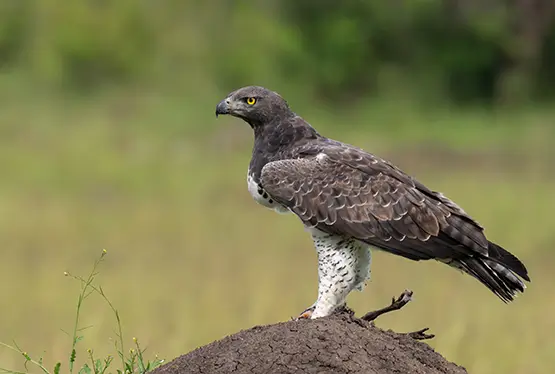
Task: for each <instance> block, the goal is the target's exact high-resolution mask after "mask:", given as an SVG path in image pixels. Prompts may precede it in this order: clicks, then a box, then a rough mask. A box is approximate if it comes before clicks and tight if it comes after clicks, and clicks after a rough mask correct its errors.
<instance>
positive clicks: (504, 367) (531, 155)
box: [0, 0, 555, 373]
mask: <svg viewBox="0 0 555 374" xmlns="http://www.w3.org/2000/svg"><path fill="white" fill-rule="evenodd" d="M554 16H555V3H553V2H552V1H551V0H534V1H512V2H509V1H502V0H490V1H488V2H483V1H478V0H448V1H439V0H414V1H399V0H396V1H389V2H385V1H377V0H374V1H354V0H353V1H343V2H337V1H332V0H320V1H308V0H307V1H294V0H282V1H278V0H266V1H258V2H256V1H250V2H248V1H231V0H227V1H225V0H212V1H200V0H196V1H194V0H189V1H184V0H182V1H177V0H159V1H147V0H142V1H141V0H113V1H110V0H95V1H93V0H81V1H63V0H3V1H1V2H0V113H1V115H0V172H1V174H0V176H1V177H0V248H1V249H0V250H1V253H2V260H1V261H0V295H1V298H0V340H1V341H5V342H10V341H11V340H12V339H16V340H17V342H18V343H19V344H20V345H21V346H22V348H23V349H24V350H26V351H27V352H29V353H30V354H33V355H40V354H42V353H43V352H44V356H45V360H46V362H48V363H52V364H53V363H54V362H55V360H66V357H67V353H68V351H69V349H70V339H69V338H68V337H67V336H66V335H65V334H64V333H63V332H62V331H61V330H60V329H64V330H71V327H72V323H73V315H74V305H75V302H76V298H77V293H78V290H79V285H78V284H77V283H76V282H74V281H71V280H70V279H68V278H65V277H64V276H63V272H64V271H65V270H70V271H71V272H73V273H75V274H82V275H85V272H86V271H87V270H88V269H89V268H90V266H91V265H92V262H93V260H94V259H95V258H96V257H98V255H99V254H100V252H101V250H102V248H106V249H107V250H108V257H107V262H106V263H105V265H104V267H103V268H102V269H101V274H100V277H99V281H100V283H101V284H102V285H103V287H104V289H105V291H106V293H107V295H108V297H109V298H110V299H111V300H112V302H113V303H114V304H115V306H116V307H117V308H118V309H119V310H120V313H121V317H122V320H123V328H124V334H125V338H126V343H127V344H128V346H129V345H130V344H131V343H132V341H131V338H132V337H133V336H136V337H138V338H139V339H140V341H141V342H142V343H143V345H146V346H147V348H148V350H147V352H149V353H151V354H154V353H158V354H159V355H160V356H162V357H165V358H167V359H172V358H174V357H176V356H177V355H179V354H182V353H185V352H188V351H189V350H191V349H193V348H195V347H197V346H199V345H203V344H206V343H208V342H210V341H212V340H214V339H218V338H221V337H223V336H225V335H226V334H230V333H233V332H236V331H238V330H239V329H245V328H249V327H251V326H253V325H258V324H267V323H274V322H276V321H283V320H287V319H288V318H290V317H291V316H295V315H297V314H298V313H299V312H301V311H302V310H303V309H304V308H305V307H307V306H309V305H310V304H312V302H313V301H314V299H315V296H316V290H317V274H316V256H315V251H314V250H313V248H312V243H311V240H310V237H309V236H308V235H307V234H306V233H305V232H304V230H303V228H302V225H301V224H300V223H299V222H298V220H297V219H296V218H295V217H293V216H282V215H277V214H275V213H273V212H271V211H269V210H266V209H263V208H262V207H260V206H257V204H256V203H255V202H254V201H252V199H251V197H250V195H249V193H248V192H247V188H246V180H245V179H246V171H247V166H248V161H249V158H250V149H251V146H252V134H251V130H250V129H249V128H248V126H247V125H246V124H244V123H242V122H241V121H239V120H237V119H232V118H222V119H219V120H218V121H216V119H215V118H214V108H215V105H216V104H217V103H218V102H219V100H221V99H222V98H223V97H224V96H225V95H226V94H227V93H228V92H230V91H232V90H234V89H236V88H238V87H240V86H244V85H249V84H257V85H264V86H266V87H268V88H270V89H273V90H275V91H278V92H279V93H281V94H282V95H283V96H284V97H285V98H287V100H288V101H289V103H290V105H291V106H292V108H293V110H294V111H296V112H297V113H299V114H300V115H302V116H303V117H304V118H305V119H307V120H308V121H309V122H310V123H311V124H313V125H314V126H315V127H316V128H317V129H318V130H320V131H321V132H322V133H324V134H325V135H327V136H329V137H334V138H337V139H339V140H342V141H345V142H349V143H352V144H355V145H357V146H360V147H363V148H365V149H366V150H368V151H371V152H373V153H377V154H379V155H380V156H382V157H385V158H388V159H390V160H391V161H393V162H394V163H396V164H397V165H399V166H400V167H401V168H402V169H403V170H405V171H406V172H408V173H410V174H412V175H414V176H416V177H417V178H418V179H420V180H421V181H422V182H424V183H425V184H427V185H429V186H430V187H431V188H433V189H435V190H439V191H442V192H444V193H445V194H446V195H447V196H449V197H451V198H453V199H454V200H456V201H457V202H458V203H459V204H460V205H462V206H463V207H464V209H465V210H466V211H467V212H469V213H470V214H471V215H472V216H474V217H475V218H476V219H477V220H478V221H479V222H480V223H482V224H483V225H484V226H485V227H486V233H487V235H488V237H489V238H490V239H491V240H493V241H495V242H498V243H499V244H501V245H503V246H504V247H506V248H507V249H509V250H510V251H512V252H513V253H515V254H516V255H517V256H518V257H520V258H521V259H522V260H523V261H524V262H525V264H526V265H527V266H528V268H529V271H530V275H531V278H532V281H533V283H531V284H530V286H529V288H528V290H527V291H526V293H525V294H524V295H523V296H521V297H520V298H518V299H517V300H516V301H515V302H514V303H513V304H511V305H504V304H503V303H502V302H500V301H499V300H497V299H496V297H495V296H494V295H492V294H491V293H490V292H489V291H488V290H487V289H486V288H485V287H483V286H481V285H480V284H479V283H478V282H476V281H475V280H473V279H471V278H470V277H469V276H466V275H461V274H458V273H457V272H455V271H453V270H452V269H450V268H448V267H446V266H444V265H441V264H436V263H431V262H430V263H415V262H410V261H408V260H404V259H400V258H397V257H394V256H389V255H386V254H382V253H375V254H374V260H373V261H374V262H373V268H372V269H373V273H372V282H370V284H369V286H368V287H367V288H366V289H365V291H364V292H363V293H354V294H353V295H352V296H350V298H349V304H350V306H351V307H353V308H354V309H355V310H356V311H357V312H358V313H359V314H362V313H364V312H367V311H369V310H372V309H375V308H379V307H382V306H384V305H385V304H386V303H388V302H389V301H390V298H391V297H392V296H394V295H398V294H399V293H400V292H401V291H402V290H403V289H405V288H410V289H412V290H414V292H415V298H414V299H415V300H414V302H413V303H412V304H410V305H409V306H408V307H406V309H404V310H403V311H401V312H397V313H393V314H391V315H388V316H385V317H383V318H380V320H379V321H378V325H380V326H382V327H386V328H393V329H395V330H397V331H408V330H411V331H412V330H415V329H419V328H422V327H425V326H428V327H430V328H431V330H432V332H433V333H435V334H437V337H436V338H435V339H434V340H432V341H430V345H432V346H433V347H434V348H436V349H437V350H439V351H440V352H441V353H442V354H444V355H445V356H446V357H447V358H448V359H450V360H454V361H456V362H457V363H459V364H461V365H464V366H465V367H467V369H468V370H469V372H471V373H548V372H554V371H555V355H554V352H555V334H554V332H555V294H554V293H553V292H552V289H553V286H554V285H555V273H554V271H553V266H554V264H555V251H554V250H553V246H554V245H555V220H554V219H553V217H552V210H553V207H555V196H554V194H553V190H554V188H555V173H554V167H553V165H554V162H555V149H554V148H553V141H554V140H555V18H554ZM88 301H90V302H89V303H88V304H86V305H85V309H84V312H83V325H93V326H94V327H92V328H91V329H88V330H86V331H85V332H84V333H85V339H84V341H83V342H81V343H79V344H80V348H81V349H82V351H79V352H78V359H83V357H84V356H85V350H86V349H87V348H94V349H95V351H96V352H97V353H98V354H99V355H101V354H107V353H112V354H113V353H114V352H113V350H112V347H113V343H112V342H111V341H110V338H113V337H114V327H115V323H114V321H113V318H112V314H111V312H110V310H109V309H108V308H107V307H106V306H105V305H104V304H103V303H102V302H101V301H100V300H99V299H90V300H88ZM63 365H64V366H65V365H66V361H64V362H63ZM0 366H5V367H12V368H21V367H22V358H21V357H18V356H16V355H13V354H12V352H9V351H7V350H5V349H0ZM64 366H63V367H62V370H63V369H64ZM65 368H66V369H67V366H65Z"/></svg>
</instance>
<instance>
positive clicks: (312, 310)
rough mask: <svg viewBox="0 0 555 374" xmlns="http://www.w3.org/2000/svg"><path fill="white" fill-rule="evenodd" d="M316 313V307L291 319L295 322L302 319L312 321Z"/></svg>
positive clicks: (307, 309)
mask: <svg viewBox="0 0 555 374" xmlns="http://www.w3.org/2000/svg"><path fill="white" fill-rule="evenodd" d="M313 312H314V306H311V307H309V308H306V309H305V310H304V312H302V313H301V314H300V315H299V316H298V317H297V318H294V317H293V318H291V319H292V320H293V321H298V320H300V319H310V318H311V317H312V313H313Z"/></svg>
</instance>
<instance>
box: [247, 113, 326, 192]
mask: <svg viewBox="0 0 555 374" xmlns="http://www.w3.org/2000/svg"><path fill="white" fill-rule="evenodd" d="M320 137H321V136H320V134H318V132H316V130H315V129H314V128H313V127H312V126H310V125H309V124H308V123H307V122H305V121H304V120H303V119H302V118H300V117H299V116H297V115H296V114H294V113H291V115H290V116H287V117H286V118H274V119H273V120H272V121H270V122H268V123H265V124H263V125H261V126H255V127H254V146H253V150H252V158H251V162H250V165H249V173H250V174H251V175H252V176H253V178H254V179H255V181H256V182H258V181H259V179H260V174H261V172H262V168H263V167H264V165H266V164H267V163H268V162H272V161H278V160H283V159H288V158H296V157H297V155H296V150H298V148H299V146H300V145H301V144H305V143H306V142H307V141H309V140H314V139H317V138H320ZM297 153H298V152H297Z"/></svg>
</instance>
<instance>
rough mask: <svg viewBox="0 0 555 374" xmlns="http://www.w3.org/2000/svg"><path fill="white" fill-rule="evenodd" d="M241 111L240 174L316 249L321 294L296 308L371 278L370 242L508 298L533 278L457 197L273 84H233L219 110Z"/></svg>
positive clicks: (320, 304) (321, 305)
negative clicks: (330, 128)
mask: <svg viewBox="0 0 555 374" xmlns="http://www.w3.org/2000/svg"><path fill="white" fill-rule="evenodd" d="M221 114H229V115H232V116H235V117H238V118H241V119H243V120H244V121H245V122H247V123H248V124H249V125H250V127H251V128H252V129H253V131H254V147H253V151H252V158H251V161H250V165H249V169H248V173H247V182H248V190H249V192H250V193H251V195H252V196H253V198H254V199H255V200H256V201H257V202H258V203H260V204H262V205H263V206H265V207H267V208H271V209H274V210H276V211H279V212H292V213H293V214H295V215H297V216H298V217H299V218H300V219H301V221H302V222H303V224H304V225H305V227H306V228H307V230H308V231H309V232H310V233H311V235H312V238H313V240H314V244H315V247H316V251H317V254H318V298H317V300H316V302H315V303H314V304H313V305H312V306H311V307H309V308H308V309H306V310H305V311H304V312H303V313H302V314H301V317H304V318H318V317H324V316H327V315H330V314H332V313H333V312H334V311H335V310H337V309H338V308H340V307H342V306H344V304H345V299H346V297H347V295H348V294H349V293H350V292H351V291H352V290H354V289H358V290H362V289H363V287H364V286H365V285H366V281H367V280H368V279H369V278H370V260H371V253H370V248H375V249H380V250H384V251H386V252H390V253H393V254H395V255H399V256H402V257H405V258H408V259H411V260H415V261H418V260H430V259H434V260H438V261H441V262H443V263H445V264H447V265H450V266H452V267H454V268H456V269H459V270H462V271H464V272H466V273H468V274H470V275H471V276H473V277H474V278H476V279H478V280H479V281H480V282H481V283H482V284H484V285H485V286H486V287H488V288H489V289H490V290H491V291H492V292H493V293H495V294H496V295H497V296H498V297H499V298H501V299H502V300H503V301H505V302H509V301H511V300H513V298H514V297H515V295H516V292H517V291H519V292H524V289H525V288H526V286H525V285H524V283H523V282H522V280H521V279H519V277H520V278H523V279H524V280H526V281H530V278H529V277H528V272H527V270H526V267H525V266H524V264H523V263H522V262H521V261H520V260H519V259H518V258H516V257H515V256H514V255H512V254H511V253H509V252H508V251H506V250H505V249H503V248H501V247H500V246H499V245H497V244H495V243H492V242H490V241H489V240H488V239H486V237H485V235H484V232H483V227H482V226H480V224H478V223H477V222H476V221H475V220H474V219H473V218H472V217H470V216H469V215H468V214H467V213H466V212H465V211H464V210H462V209H461V208H460V207H459V206H458V205H457V204H455V203H454V202H453V201H451V200H450V199H448V198H447V197H445V196H444V195H442V194H441V193H439V192H436V191H432V190H430V189H429V188H427V187H426V186H424V185H423V184H422V183H420V182H418V181H417V180H416V179H414V178H412V177H410V176H409V175H407V174H405V173H404V172H402V171H401V170H400V169H399V168H397V167H396V166H395V165H393V164H391V163H390V162H388V161H386V160H383V159H381V158H379V157H377V156H375V155H373V154H370V153H368V152H365V151H364V150H362V149H359V148H357V147H354V146H352V145H349V144H345V143H341V142H338V141H335V140H332V139H329V138H326V137H324V136H322V135H320V134H319V133H318V132H317V131H316V130H315V129H314V128H313V127H312V126H310V124H308V123H307V122H306V121H305V120H303V119H302V118H301V117H300V116H298V115H297V114H295V113H294V112H293V111H291V109H290V108H289V106H288V104H287V102H286V101H285V100H284V99H283V98H282V97H281V96H280V95H279V94H277V93H276V92H273V91H270V90H268V89H266V88H263V87H257V86H249V87H243V88H240V89H238V90H236V91H234V92H231V93H230V94H229V95H227V97H226V98H225V99H224V100H222V101H221V102H220V103H219V104H218V105H217V106H216V116H218V115H221Z"/></svg>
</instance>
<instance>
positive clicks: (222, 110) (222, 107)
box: [216, 99, 229, 118]
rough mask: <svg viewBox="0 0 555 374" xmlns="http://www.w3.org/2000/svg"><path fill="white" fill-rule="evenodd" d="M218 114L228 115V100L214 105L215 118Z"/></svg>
mask: <svg viewBox="0 0 555 374" xmlns="http://www.w3.org/2000/svg"><path fill="white" fill-rule="evenodd" d="M220 114H222V115H224V114H229V99H224V100H222V101H220V103H219V104H218V105H216V118H218V116H219V115H220Z"/></svg>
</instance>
